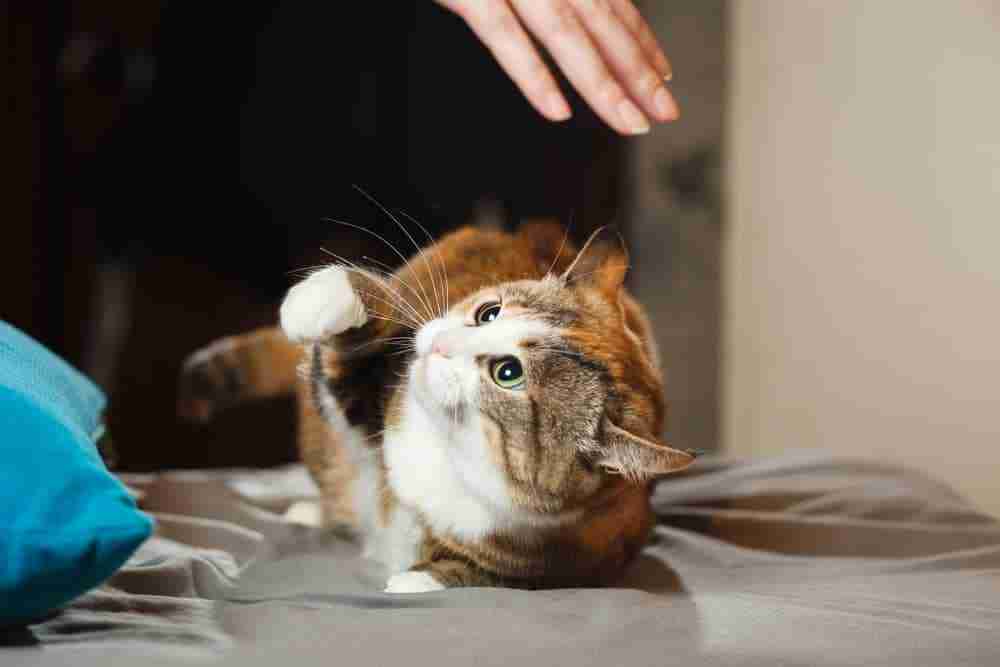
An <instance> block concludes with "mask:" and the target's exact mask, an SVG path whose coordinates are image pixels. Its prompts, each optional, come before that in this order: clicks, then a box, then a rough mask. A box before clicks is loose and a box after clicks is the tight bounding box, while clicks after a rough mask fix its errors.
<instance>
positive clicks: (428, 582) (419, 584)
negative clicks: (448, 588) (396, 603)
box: [385, 572, 445, 593]
mask: <svg viewBox="0 0 1000 667" xmlns="http://www.w3.org/2000/svg"><path fill="white" fill-rule="evenodd" d="M444 588H445V587H444V585H443V584H442V583H441V582H439V581H438V580H437V579H435V578H434V577H432V576H431V575H429V574H427V573H426V572H400V573H399V574H394V575H392V576H391V577H389V581H388V582H386V584H385V592H386V593H429V592H430V591H443V590H444Z"/></svg>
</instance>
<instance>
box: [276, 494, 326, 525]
mask: <svg viewBox="0 0 1000 667" xmlns="http://www.w3.org/2000/svg"><path fill="white" fill-rule="evenodd" d="M285 521H287V522H289V523H294V524H298V525H300V526H312V527H314V528H318V527H320V526H321V525H323V511H322V510H321V509H320V506H319V503H317V502H315V501H312V500H300V501H299V502H297V503H293V504H292V506H291V507H289V508H288V509H287V510H285Z"/></svg>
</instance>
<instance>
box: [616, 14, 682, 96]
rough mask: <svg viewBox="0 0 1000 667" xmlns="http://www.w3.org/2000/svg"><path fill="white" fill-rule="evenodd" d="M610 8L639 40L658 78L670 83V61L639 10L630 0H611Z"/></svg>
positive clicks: (671, 70) (671, 71) (671, 72)
mask: <svg viewBox="0 0 1000 667" xmlns="http://www.w3.org/2000/svg"><path fill="white" fill-rule="evenodd" d="M611 7H612V9H613V10H614V12H615V14H617V15H618V18H619V19H621V21H622V23H624V24H625V27H626V28H628V29H629V31H630V32H631V33H632V34H633V35H635V36H636V38H637V39H638V40H639V44H641V45H642V50H643V51H645V52H646V56H647V57H648V58H649V59H650V61H652V63H653V67H655V68H656V71H657V72H659V73H660V76H662V77H663V79H664V80H665V81H670V80H671V79H672V78H673V76H674V70H673V67H671V65H670V60H669V59H668V58H667V54H665V53H664V52H663V49H662V48H661V47H660V42H659V40H657V39H656V35H655V34H653V30H652V29H651V28H650V27H649V23H647V22H646V19H644V18H643V17H642V14H640V13H639V10H638V9H636V8H635V5H634V4H632V0H611Z"/></svg>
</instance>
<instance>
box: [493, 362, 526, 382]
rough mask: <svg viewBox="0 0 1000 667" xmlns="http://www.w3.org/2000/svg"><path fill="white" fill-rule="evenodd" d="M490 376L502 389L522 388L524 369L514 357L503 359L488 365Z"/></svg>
mask: <svg viewBox="0 0 1000 667" xmlns="http://www.w3.org/2000/svg"><path fill="white" fill-rule="evenodd" d="M490 376H491V377H492V378H493V381H494V382H496V383H497V386H500V387H503V388H504V389H523V388H524V368H523V367H522V366H521V362H520V361H518V360H517V358H516V357H503V358H502V359H497V360H496V361H494V362H493V363H492V364H491V365H490Z"/></svg>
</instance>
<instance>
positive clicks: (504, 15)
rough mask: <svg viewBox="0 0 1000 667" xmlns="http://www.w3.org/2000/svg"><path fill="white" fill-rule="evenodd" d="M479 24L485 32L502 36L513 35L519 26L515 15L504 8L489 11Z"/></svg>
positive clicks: (493, 35)
mask: <svg viewBox="0 0 1000 667" xmlns="http://www.w3.org/2000/svg"><path fill="white" fill-rule="evenodd" d="M481 25H482V30H483V32H484V33H485V34H487V35H490V36H492V37H504V38H506V37H509V36H511V35H513V34H514V33H515V31H516V30H517V29H518V27H519V24H518V22H517V17H515V16H514V14H512V13H511V12H510V11H506V10H498V11H491V12H489V13H488V14H487V15H486V16H485V18H484V19H483V20H482V22H481Z"/></svg>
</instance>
